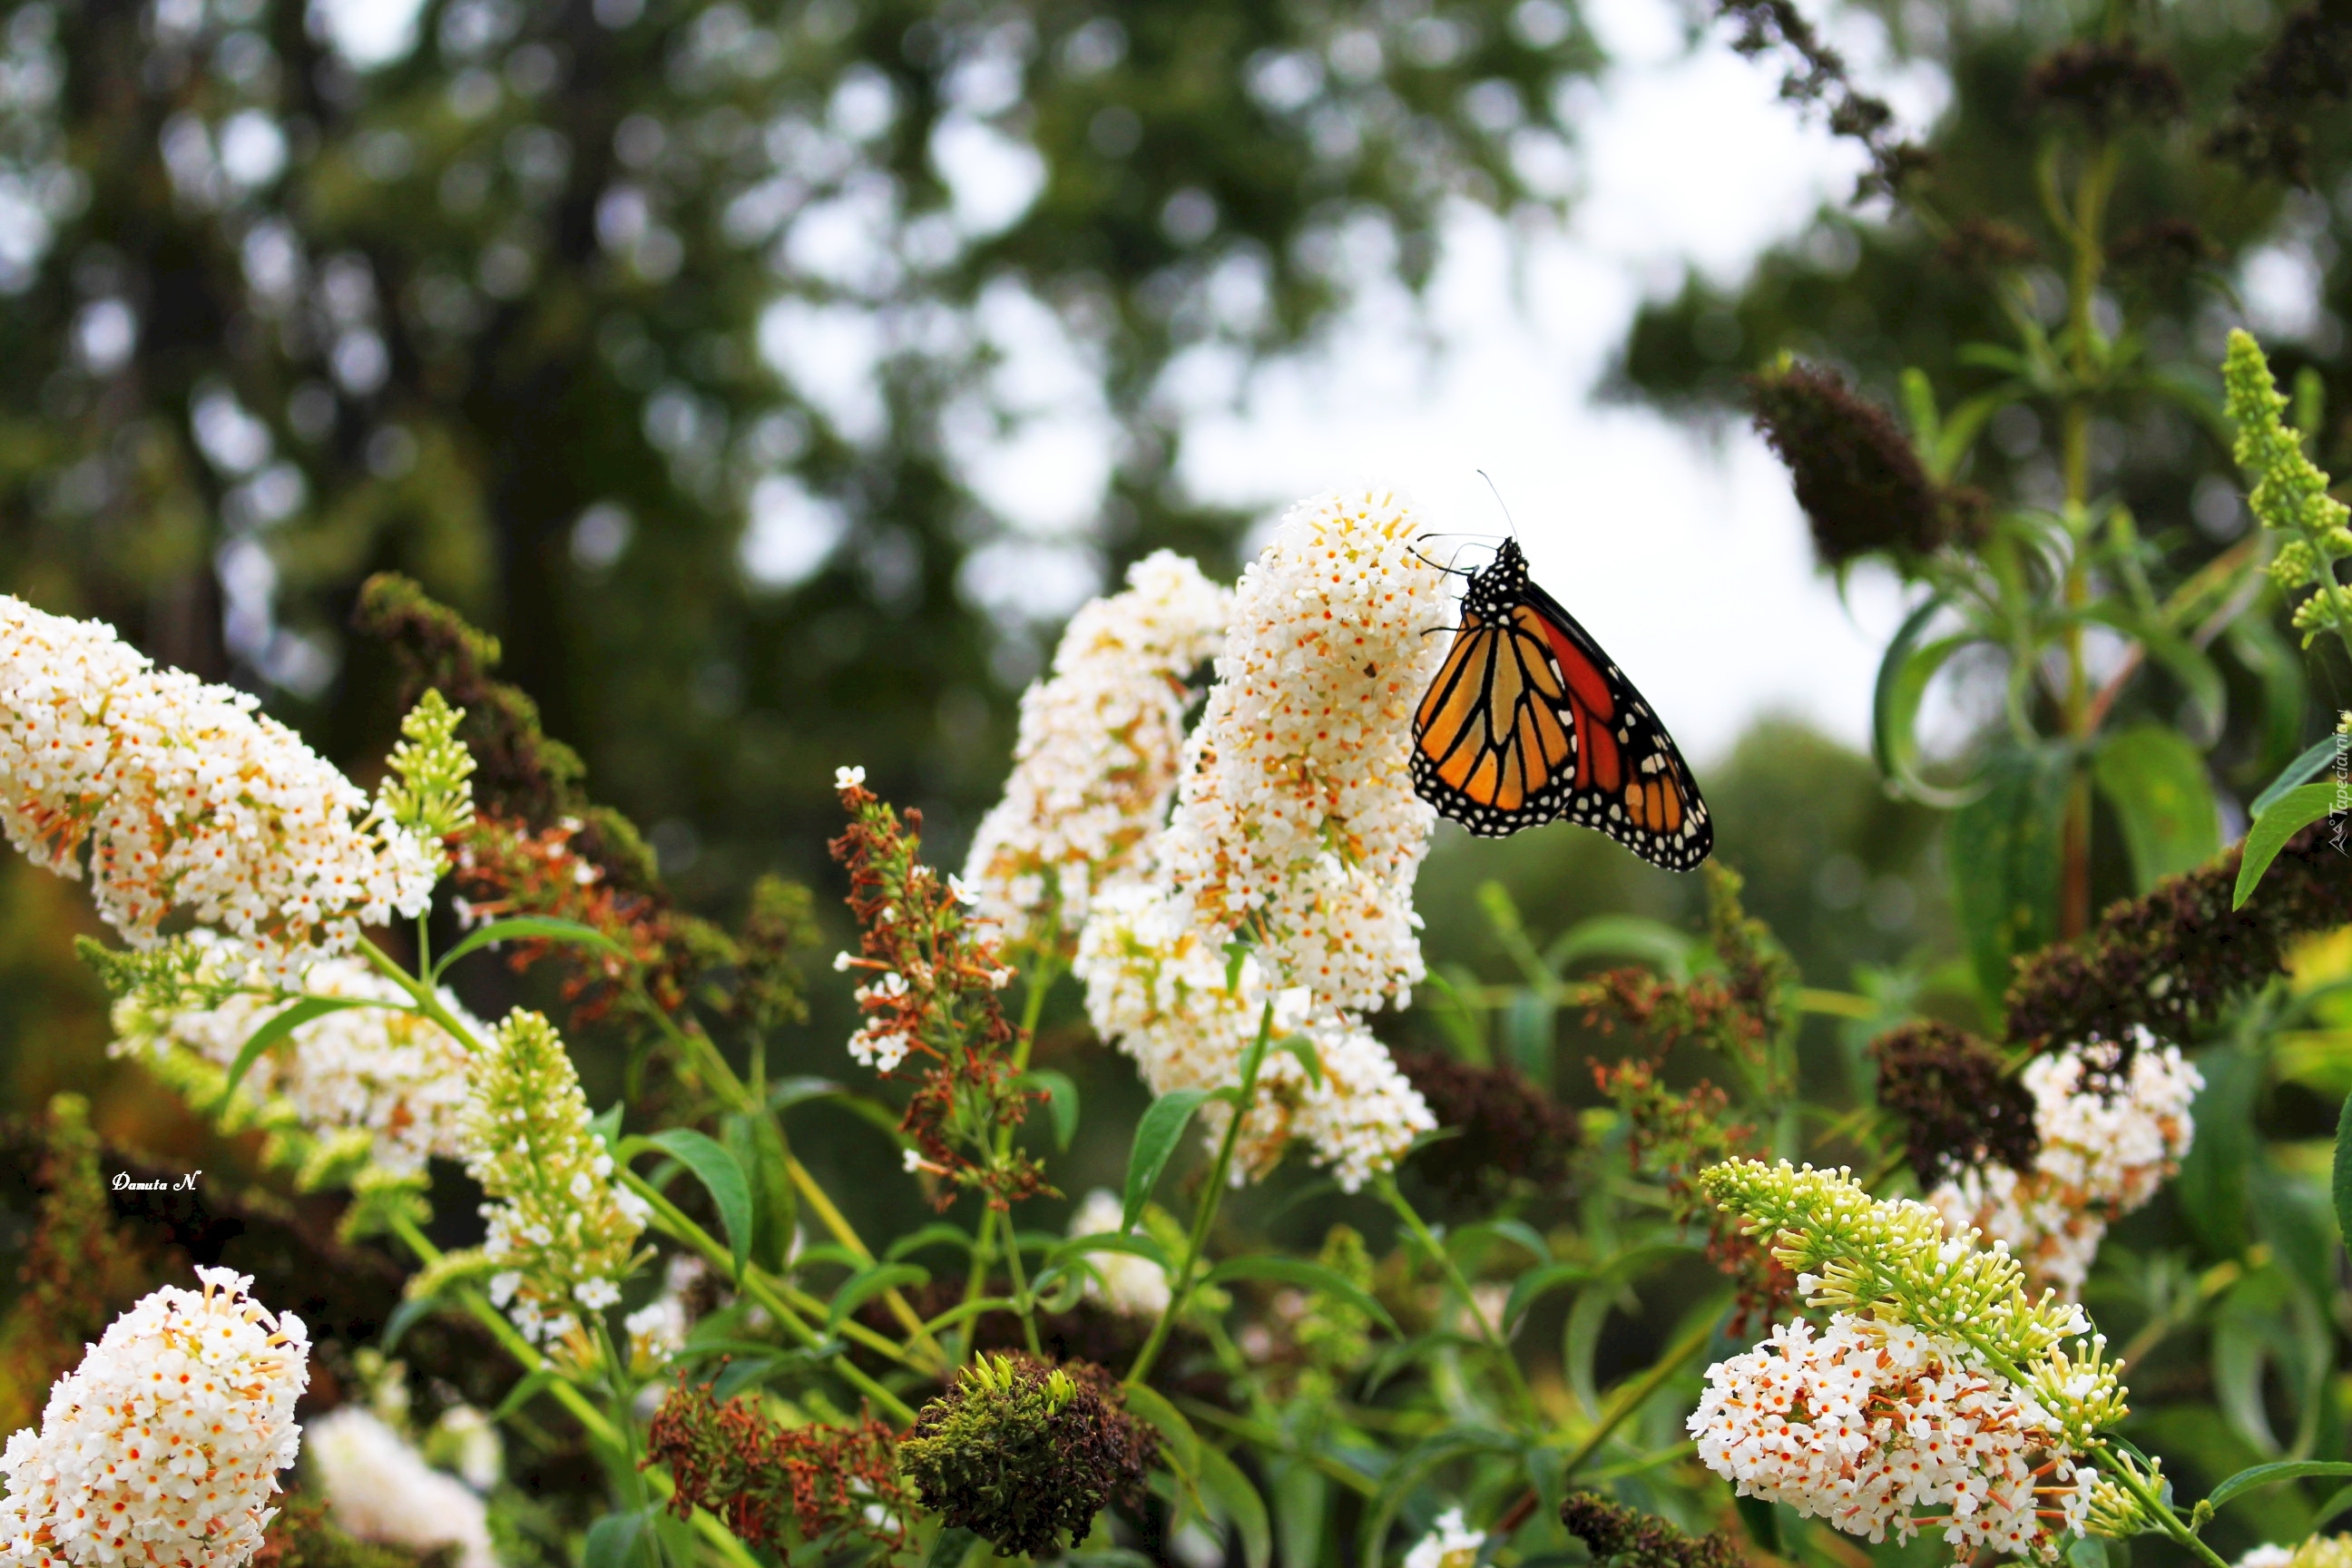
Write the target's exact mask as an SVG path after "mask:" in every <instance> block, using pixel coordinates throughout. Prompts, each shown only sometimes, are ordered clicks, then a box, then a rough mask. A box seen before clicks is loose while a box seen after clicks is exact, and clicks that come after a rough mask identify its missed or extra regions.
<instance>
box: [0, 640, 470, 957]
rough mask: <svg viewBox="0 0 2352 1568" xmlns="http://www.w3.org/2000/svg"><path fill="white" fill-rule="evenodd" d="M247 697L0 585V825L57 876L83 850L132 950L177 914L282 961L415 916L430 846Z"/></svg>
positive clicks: (427, 881)
mask: <svg viewBox="0 0 2352 1568" xmlns="http://www.w3.org/2000/svg"><path fill="white" fill-rule="evenodd" d="M256 706H257V704H256V701H255V700H254V699H253V698H252V697H251V696H249V695H247V694H246V693H244V692H241V691H235V690H231V689H228V688H226V687H221V686H208V685H206V684H205V683H204V682H203V681H200V680H198V679H196V678H195V677H194V676H192V675H188V674H186V673H184V672H182V671H178V670H165V669H157V668H154V666H153V665H152V664H151V663H149V661H148V660H147V658H145V657H144V656H143V655H142V654H140V653H138V652H137V651H136V650H134V649H132V648H131V647H129V646H128V645H126V644H125V643H123V642H122V640H121V638H120V637H117V636H116V635H115V633H114V630H113V628H112V627H110V626H104V625H101V624H100V623H98V622H94V621H77V620H69V619H67V618H65V617H63V616H50V615H44V614H43V613H41V612H40V611H38V610H36V609H34V608H32V607H31V606H30V605H26V604H23V603H21V602H20V601H18V600H16V599H12V598H7V597H5V596H0V827H5V830H6V832H7V835H8V841H9V842H10V843H11V844H13V845H15V846H16V847H17V848H18V849H19V850H21V851H23V852H24V853H25V855H26V856H27V857H28V858H30V859H32V861H33V862H34V863H35V864H36V865H38V866H41V867H43V868H46V869H48V870H51V871H55V872H57V873H58V874H59V875H60V876H65V877H72V878H79V876H81V874H82V861H83V857H84V851H85V850H87V852H88V859H89V876H90V879H91V884H92V888H91V890H92V894H93V896H94V897H95V899H96V900H97V904H98V910H99V913H100V915H101V916H103V917H104V918H105V920H106V921H107V922H108V923H109V924H110V925H111V926H113V927H114V928H115V929H116V930H117V931H121V933H122V935H123V936H124V937H125V938H126V939H127V940H128V941H130V942H131V944H132V945H133V946H136V947H147V946H152V945H153V944H154V943H155V942H157V940H158V937H159V931H160V927H161V926H162V923H163V920H164V918H165V917H166V916H168V915H170V914H172V913H173V911H175V910H186V911H189V912H190V913H192V914H193V915H194V918H195V920H196V921H198V922H200V923H202V924H204V925H206V926H211V927H214V928H215V929H218V930H221V931H226V932H228V933H230V934H231V935H233V936H235V937H236V939H237V940H238V941H240V942H244V943H246V944H247V945H248V946H249V947H251V948H252V949H253V950H254V952H255V954H256V962H257V964H259V965H260V966H261V967H262V968H264V969H267V970H268V971H270V972H272V973H278V974H280V975H284V974H287V973H290V972H292V971H294V970H297V969H299V966H300V965H301V964H302V963H307V962H309V961H310V960H312V959H315V958H318V957H321V956H324V955H328V954H331V953H335V952H342V951H345V950H347V949H349V948H350V947H351V945H352V942H355V941H356V940H357V938H358V935H359V930H360V927H361V926H362V925H374V924H381V923H383V921H386V920H387V919H389V918H390V917H391V914H392V912H393V911H394V910H398V911H399V912H400V913H402V914H403V915H407V916H415V915H416V914H418V913H420V912H421V911H422V910H424V908H425V900H427V899H428V898H429V897H430V896H431V894H432V890H433V880H434V877H435V874H436V869H437V868H436V865H435V863H434V852H433V851H432V850H431V849H430V848H428V847H427V846H426V845H425V843H424V841H423V840H421V839H420V838H419V837H417V835H416V834H415V833H414V832H412V831H411V830H410V829H408V828H407V827H404V826H402V825H401V824H399V823H398V822H396V821H394V820H393V819H392V818H391V817H390V816H387V815H386V814H385V813H384V812H383V810H381V809H380V808H378V807H377V806H374V805H371V803H370V802H369V800H368V798H367V796H366V795H365V794H363V793H362V791H361V790H360V789H359V787H358V786H357V785H355V784H352V782H351V781H350V780H349V779H347V778H345V777H343V775H342V774H341V773H338V772H337V771H336V770H335V769H334V768H333V767H332V766H331V765H330V764H329V763H326V762H325V761H323V760H322V759H321V758H320V757H319V756H318V755H317V754H316V753H315V752H312V751H311V750H310V748H309V747H308V746H306V745H304V744H303V743H302V742H301V740H300V739H299V737H298V736H296V735H295V733H294V732H293V731H290V730H289V729H287V728H286V727H285V726H284V725H282V724H280V723H278V721H275V720H273V719H270V718H268V717H267V716H266V715H262V714H258V713H257V712H255V711H254V710H255V708H256Z"/></svg>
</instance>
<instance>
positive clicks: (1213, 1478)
mask: <svg viewBox="0 0 2352 1568" xmlns="http://www.w3.org/2000/svg"><path fill="white" fill-rule="evenodd" d="M1201 1493H1202V1497H1204V1498H1205V1499H1207V1500H1208V1501H1209V1502H1211V1503H1212V1504H1213V1505H1214V1506H1215V1507H1216V1509H1217V1510H1218V1511H1219V1512H1221V1513H1223V1515H1224V1516H1225V1517H1226V1518H1227V1519H1230V1520H1232V1521H1234V1529H1235V1530H1237V1531H1240V1532H1241V1538H1242V1559H1243V1561H1244V1563H1246V1564H1247V1565H1248V1568H1267V1564H1268V1563H1271V1562H1272V1561H1273V1560H1274V1529H1273V1526H1272V1524H1271V1522H1270V1521H1268V1520H1267V1518H1266V1512H1265V1499H1264V1498H1262V1497H1260V1496H1258V1494H1257V1488H1256V1487H1255V1486H1253V1485H1251V1484H1250V1479H1249V1477H1247V1476H1245V1475H1244V1474H1243V1473H1242V1468H1241V1467H1240V1466H1239V1465H1236V1464H1234V1462H1233V1460H1232V1459H1230V1458H1226V1457H1225V1455H1224V1454H1223V1453H1221V1452H1220V1451H1219V1450H1218V1449H1217V1448H1215V1447H1213V1446H1212V1445H1210V1444H1207V1443H1203V1444H1202V1445H1201Z"/></svg>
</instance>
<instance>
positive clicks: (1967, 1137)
mask: <svg viewBox="0 0 2352 1568" xmlns="http://www.w3.org/2000/svg"><path fill="white" fill-rule="evenodd" d="M1870 1052H1871V1055H1872V1056H1874V1057H1875V1058H1878V1103H1879V1105H1880V1107H1881V1108H1883V1109H1885V1110H1890V1111H1892V1112H1894V1113H1895V1115H1897V1116H1899V1117H1901V1118H1902V1119H1903V1124H1904V1152H1905V1154H1906V1157H1907V1158H1908V1159H1909V1160H1910V1162H1911V1169H1912V1171H1913V1172H1914V1173H1916V1175H1917V1176H1918V1178H1919V1184H1920V1186H1921V1187H1923V1188H1925V1187H1933V1186H1934V1185H1935V1184H1937V1182H1940V1181H1943V1180H1945V1179H1946V1178H1948V1177H1949V1176H1951V1175H1953V1174H1954V1173H1957V1172H1960V1171H1965V1170H1973V1169H1975V1168H1976V1167H1978V1166H1979V1165H1982V1164H1985V1163H1987V1162H1989V1161H1993V1160H1998V1161H2000V1163H2002V1164H2004V1165H2007V1166H2009V1167H2010V1168H2011V1170H2015V1171H2030V1170H2032V1169H2033V1156H2034V1155H2035V1153H2037V1152H2039V1151H2040V1149H2041V1147H2042V1138H2041V1134H2040V1133H2039V1132H2037V1131H2035V1129H2034V1122H2033V1096H2032V1094H2031V1093H2030V1092H2028V1091H2027V1089H2026V1088H2025V1085H2024V1084H2023V1083H2021V1082H2020V1081H2019V1079H2018V1078H2017V1076H2016V1075H2015V1074H2014V1073H2012V1072H2011V1071H2010V1070H2009V1065H2010V1064H2009V1060H2008V1058H2005V1057H2003V1056H2002V1055H2001V1053H2000V1050H1999V1049H1997V1048H1996V1047H1993V1046H1991V1045H1990V1044H1988V1043H1987V1042H1985V1041H1983V1040H1980V1039H1979V1038H1977V1037H1976V1036H1974V1035H1971V1034H1969V1032H1968V1031H1967V1030H1966V1029H1961V1028H1956V1027H1954V1026H1952V1025H1949V1024H1945V1023H1939V1022H1937V1021H1936V1020H1934V1019H1927V1020H1924V1021H1922V1022H1919V1023H1913V1024H1906V1025H1904V1026H1902V1027H1901V1028H1898V1029H1890V1030H1889V1031H1887V1032H1886V1033H1885V1034H1884V1035H1881V1036H1880V1037H1878V1038H1877V1039H1875V1040H1874V1041H1872V1042H1871V1046H1870Z"/></svg>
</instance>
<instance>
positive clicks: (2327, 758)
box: [2246, 735, 2344, 816]
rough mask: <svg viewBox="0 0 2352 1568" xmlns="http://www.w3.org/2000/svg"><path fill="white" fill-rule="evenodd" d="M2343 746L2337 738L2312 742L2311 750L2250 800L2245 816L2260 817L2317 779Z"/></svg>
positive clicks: (2285, 768) (2331, 737)
mask: <svg viewBox="0 0 2352 1568" xmlns="http://www.w3.org/2000/svg"><path fill="white" fill-rule="evenodd" d="M2343 745H2344V741H2343V738H2342V737H2341V736H2338V735H2322V736H2321V737H2320V738H2319V739H2318V740H2316V741H2315V742H2312V746H2311V750H2309V751H2307V752H2304V753H2303V755H2301V756H2299V757H2297V758H2295V760H2294V761H2293V762H2291V763H2287V765H2286V766H2285V767H2284V768H2283V769H2281V770H2280V772H2279V776H2278V777H2276V778H2274V779H2273V780H2271V782H2270V787H2269V788H2267V789H2265V790H2263V793H2262V794H2260V795H2256V796H2254V800H2253V804H2252V805H2249V806H2248V807H2246V815H2247V816H2262V814H2263V813H2264V812H2266V811H2268V810H2269V809H2270V808H2271V807H2272V806H2273V805H2277V804H2278V803H2279V800H2280V798H2281V797H2282V796H2284V795H2287V794H2288V793H2289V792H2291V791H2293V790H2294V789H2295V788H2296V787H2297V786H2298V785H2301V784H2309V783H2310V782H2311V781H2312V780H2313V779H2315V778H2317V777H2318V776H2319V774H2320V772H2321V770H2323V769H2324V768H2326V766H2327V764H2328V763H2332V762H2334V761H2335V760H2336V752H2338V751H2339V750H2341V749H2342V747H2343Z"/></svg>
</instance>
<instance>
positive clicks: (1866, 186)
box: [1717, 0, 1930, 201]
mask: <svg viewBox="0 0 2352 1568" xmlns="http://www.w3.org/2000/svg"><path fill="white" fill-rule="evenodd" d="M1717 15H1719V16H1722V17H1724V18H1725V19H1726V20H1727V21H1729V22H1732V23H1734V24H1736V25H1737V26H1738V33H1737V34H1736V35H1735V36H1734V37H1733V38H1732V42H1731V47H1733V48H1735V49H1737V50H1738V51H1739V52H1740V53H1741V54H1743V55H1762V54H1766V53H1769V52H1778V53H1780V54H1781V55H1783V56H1785V57H1787V58H1789V59H1790V61H1791V62H1792V63H1791V64H1790V68H1789V71H1788V74H1786V75H1785V76H1783V77H1782V78H1781V79H1780V96H1781V97H1782V98H1784V99H1787V100H1790V102H1792V103H1801V104H1817V105H1820V106H1822V108H1823V109H1824V110H1826V112H1827V115H1828V119H1829V125H1830V131H1831V132H1832V134H1834V135H1838V136H1843V137H1847V138H1849V139H1851V140H1853V141H1855V142H1861V143H1862V144H1863V146H1864V148H1866V149H1868V151H1869V153H1870V168H1869V169H1868V170H1867V171H1866V172H1865V173H1864V174H1863V176H1862V179H1861V181H1860V182H1859V184H1857V185H1856V187H1855V189H1854V200H1856V201H1861V200H1863V199H1864V197H1867V196H1873V195H1885V196H1894V197H1898V198H1899V197H1900V196H1902V195H1903V194H1904V192H1905V191H1906V189H1907V188H1908V186H1909V185H1910V184H1911V182H1912V181H1913V180H1915V179H1917V178H1918V177H1919V176H1920V175H1922V174H1925V173H1926V172H1927V169H1928V167H1929V164H1930V159H1929V155H1928V153H1927V150H1926V149H1924V148H1922V147H1920V146H1918V145H1917V144H1916V143H1915V142H1906V141H1904V140H1903V139H1901V138H1900V137H1898V136H1897V135H1896V134H1895V111H1894V110H1891V109H1889V108H1888V107H1887V106H1886V102H1885V100H1884V99H1880V98H1875V97H1873V96H1872V95H1871V94H1869V93H1865V92H1864V91H1862V90H1861V89H1858V88H1856V87H1855V86H1854V85H1853V78H1852V77H1851V76H1850V75H1849V74H1848V73H1847V69H1846V63H1845V57H1844V56H1843V55H1841V54H1839V53H1838V51H1837V50H1835V49H1833V48H1832V47H1830V46H1829V45H1827V44H1825V43H1823V42H1822V38H1821V35H1820V34H1818V33H1816V32H1815V31H1814V30H1813V25H1812V24H1811V22H1809V21H1807V20H1806V19H1805V16H1804V13H1803V12H1801V10H1799V9H1798V8H1797V6H1796V5H1794V4H1793V3H1792V0H1717Z"/></svg>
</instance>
